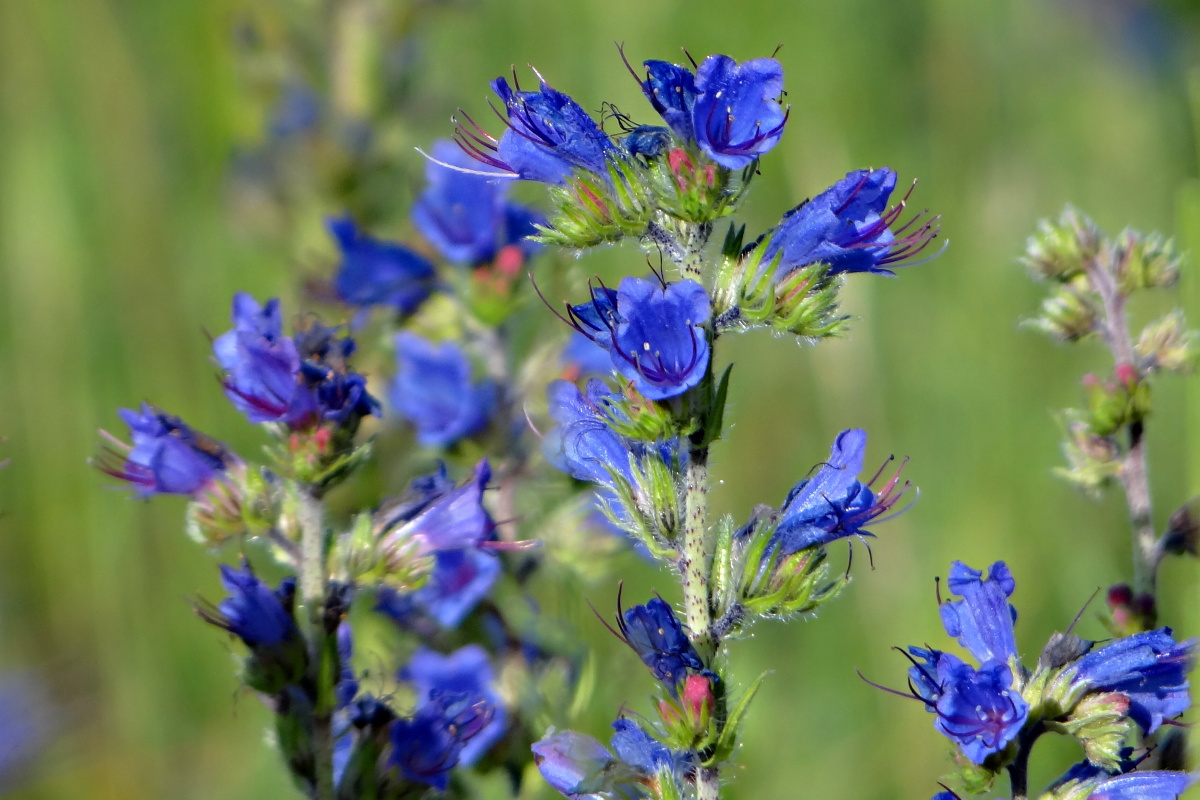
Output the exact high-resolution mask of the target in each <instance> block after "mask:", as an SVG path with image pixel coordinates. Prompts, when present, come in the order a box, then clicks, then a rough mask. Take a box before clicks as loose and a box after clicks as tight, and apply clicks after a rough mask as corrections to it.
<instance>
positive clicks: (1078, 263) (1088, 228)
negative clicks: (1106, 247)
mask: <svg viewBox="0 0 1200 800" xmlns="http://www.w3.org/2000/svg"><path fill="white" fill-rule="evenodd" d="M1103 244H1104V234H1103V233H1102V232H1101V231H1100V229H1099V228H1097V227H1096V224H1095V223H1094V222H1092V221H1091V220H1090V219H1088V218H1087V217H1086V216H1084V215H1083V214H1081V213H1080V212H1078V211H1076V210H1075V209H1074V208H1071V207H1070V206H1067V208H1066V209H1064V210H1063V213H1062V216H1061V217H1059V219H1058V221H1057V222H1051V221H1049V220H1042V221H1041V222H1039V223H1038V230H1037V233H1035V234H1034V235H1033V236H1032V237H1030V239H1029V242H1028V243H1027V244H1026V247H1025V257H1024V258H1023V259H1022V261H1023V262H1024V263H1025V266H1026V267H1027V268H1028V269H1029V272H1030V274H1031V275H1033V277H1035V278H1038V279H1039V280H1056V281H1060V282H1063V283H1066V282H1067V281H1070V280H1072V279H1073V278H1075V277H1076V276H1078V275H1081V274H1082V273H1083V272H1085V271H1086V269H1087V265H1088V262H1089V261H1091V260H1092V259H1094V258H1096V256H1097V255H1099V253H1100V250H1101V247H1102V246H1103Z"/></svg>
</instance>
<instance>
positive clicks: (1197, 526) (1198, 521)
mask: <svg viewBox="0 0 1200 800" xmlns="http://www.w3.org/2000/svg"><path fill="white" fill-rule="evenodd" d="M1198 543H1200V497H1193V498H1192V499H1191V500H1189V501H1187V502H1186V503H1184V504H1183V505H1181V506H1180V507H1179V508H1177V509H1175V511H1174V512H1172V514H1171V518H1170V520H1169V521H1168V522H1167V532H1166V534H1165V535H1164V536H1163V549H1164V550H1166V551H1167V552H1168V553H1172V554H1174V555H1184V554H1185V553H1186V554H1187V555H1191V556H1195V555H1200V553H1198V552H1197V550H1198V548H1197V544H1198Z"/></svg>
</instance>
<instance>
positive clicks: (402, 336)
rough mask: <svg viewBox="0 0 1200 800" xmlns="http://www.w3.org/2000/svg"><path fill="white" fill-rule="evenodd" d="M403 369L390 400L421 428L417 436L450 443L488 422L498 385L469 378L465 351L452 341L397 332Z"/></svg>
mask: <svg viewBox="0 0 1200 800" xmlns="http://www.w3.org/2000/svg"><path fill="white" fill-rule="evenodd" d="M395 341H396V360H397V362H398V364H399V367H400V369H399V372H397V374H396V377H395V379H394V380H393V381H392V384H391V400H392V406H393V407H394V408H395V409H396V411H397V412H399V414H400V416H402V417H404V419H406V420H407V421H408V422H410V423H412V425H413V426H415V427H416V429H417V441H419V442H420V443H421V444H423V445H426V446H431V447H449V446H450V445H452V444H454V443H455V442H458V441H459V440H460V439H464V438H466V437H468V436H471V435H473V434H476V433H479V432H480V431H481V430H483V429H484V427H486V426H487V423H488V417H489V416H490V415H491V413H492V408H493V407H494V406H495V403H496V385H495V384H494V383H492V382H491V381H488V380H484V381H480V382H475V381H473V380H472V379H471V364H470V362H469V361H468V360H467V354H466V353H465V352H463V350H462V348H460V347H459V346H458V345H456V344H454V343H453V342H442V343H441V344H434V343H433V342H430V341H428V340H426V339H422V338H421V337H420V336H418V335H416V334H415V333H409V332H407V331H403V332H401V333H398V334H396V339H395Z"/></svg>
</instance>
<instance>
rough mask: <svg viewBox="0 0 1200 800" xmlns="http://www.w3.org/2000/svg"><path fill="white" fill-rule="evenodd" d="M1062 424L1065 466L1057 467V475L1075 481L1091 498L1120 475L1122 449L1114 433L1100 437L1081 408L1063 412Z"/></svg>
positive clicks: (1096, 495)
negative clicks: (1086, 419) (1085, 417)
mask: <svg viewBox="0 0 1200 800" xmlns="http://www.w3.org/2000/svg"><path fill="white" fill-rule="evenodd" d="M1059 421H1060V424H1061V425H1062V427H1063V432H1064V437H1063V442H1062V451H1063V455H1064V456H1065V457H1066V459H1067V466H1066V467H1056V468H1055V469H1054V474H1055V475H1057V476H1058V477H1060V478H1062V479H1064V480H1066V481H1067V482H1069V483H1072V484H1074V485H1075V486H1076V487H1078V488H1079V489H1080V490H1081V491H1083V492H1084V494H1086V495H1088V496H1089V497H1093V498H1095V497H1099V496H1100V492H1101V490H1102V489H1104V488H1105V487H1106V486H1108V484H1109V483H1110V482H1111V481H1112V480H1113V479H1114V478H1116V477H1117V476H1119V475H1120V474H1121V448H1120V445H1118V444H1117V441H1116V439H1114V438H1112V437H1111V436H1099V435H1097V434H1096V433H1095V432H1094V431H1093V430H1092V428H1091V426H1090V425H1089V424H1088V423H1087V422H1086V421H1085V420H1084V419H1083V415H1082V414H1081V413H1080V412H1078V411H1065V412H1063V413H1062V415H1060V418H1059Z"/></svg>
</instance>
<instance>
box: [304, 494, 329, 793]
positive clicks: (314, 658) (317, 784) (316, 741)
mask: <svg viewBox="0 0 1200 800" xmlns="http://www.w3.org/2000/svg"><path fill="white" fill-rule="evenodd" d="M296 499H297V506H298V507H297V518H298V521H299V526H300V565H299V566H300V602H301V606H302V608H303V622H302V625H303V628H302V630H303V631H304V637H305V639H306V640H307V643H308V656H309V657H308V664H309V676H308V677H309V680H310V681H312V684H313V686H314V687H315V690H316V691H315V693H316V700H317V703H316V708H315V709H314V713H313V728H312V737H313V779H314V780H313V800H334V796H335V795H334V782H333V722H332V717H331V713H330V708H329V701H330V699H331V698H332V696H333V690H332V687H331V686H330V683H331V681H332V680H333V677H332V676H331V675H330V674H328V670H326V669H325V668H324V665H325V663H326V659H325V651H326V639H327V638H328V637H327V635H326V632H325V621H324V615H325V599H326V589H327V576H328V574H329V573H328V565H327V564H326V547H325V506H324V504H323V503H322V502H321V498H320V497H319V496H318V495H317V492H316V491H315V490H314V487H312V486H306V485H301V486H297V488H296Z"/></svg>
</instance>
